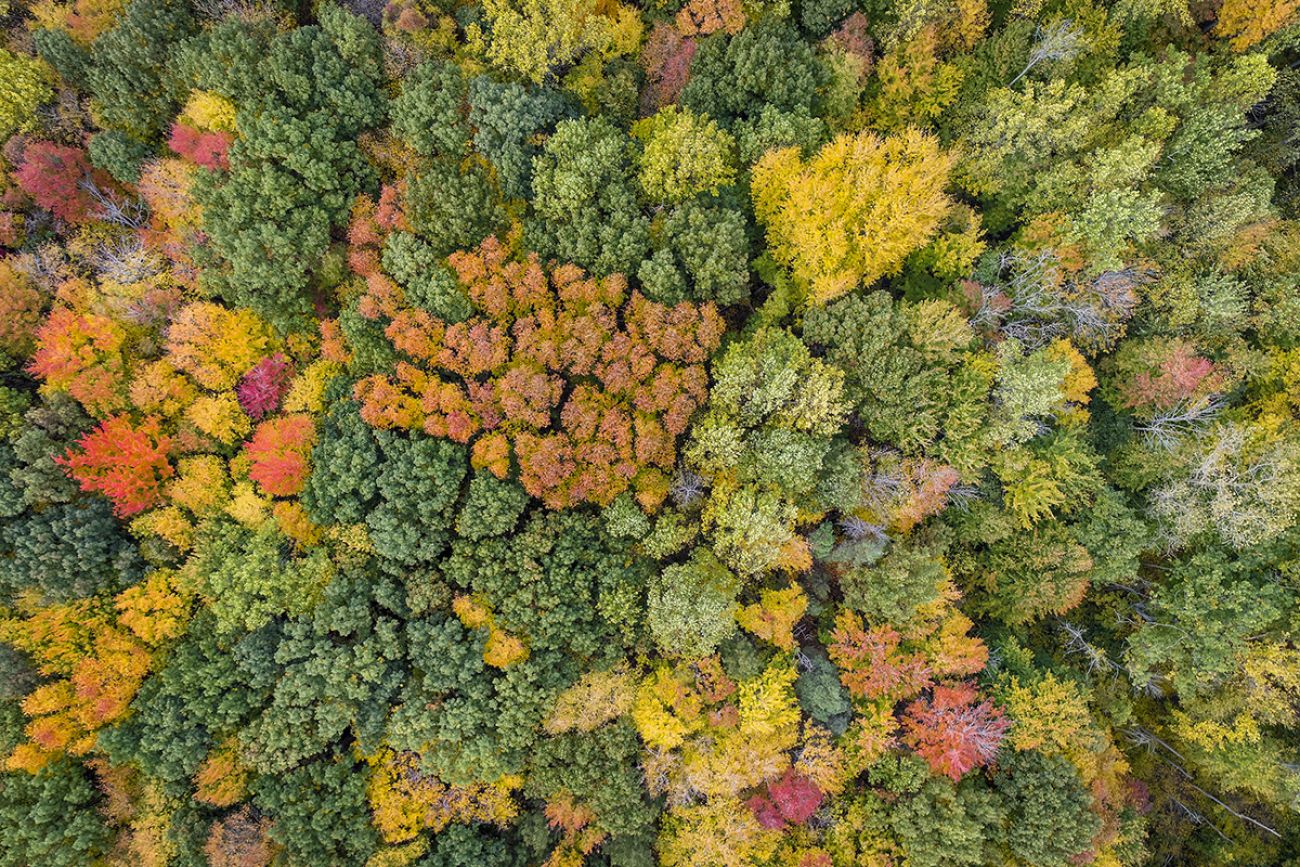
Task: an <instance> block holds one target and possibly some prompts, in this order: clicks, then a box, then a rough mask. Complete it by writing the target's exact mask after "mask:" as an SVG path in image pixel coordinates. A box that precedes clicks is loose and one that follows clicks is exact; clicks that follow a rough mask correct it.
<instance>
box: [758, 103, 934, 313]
mask: <svg viewBox="0 0 1300 867" xmlns="http://www.w3.org/2000/svg"><path fill="white" fill-rule="evenodd" d="M952 165H953V158H952V156H951V155H950V154H947V153H945V152H944V151H942V150H941V149H940V148H939V143H938V141H937V140H936V139H935V138H934V137H933V136H930V135H928V134H926V133H923V132H920V131H919V130H915V129H908V130H905V131H903V132H901V133H899V134H898V135H891V136H887V137H886V138H883V139H882V138H879V137H878V136H876V135H875V134H874V133H871V132H865V131H864V132H859V133H855V134H844V135H840V136H837V137H836V138H835V139H834V140H833V141H831V142H830V143H829V144H827V145H826V146H825V147H823V148H822V149H821V150H820V151H818V152H817V154H816V155H815V156H813V157H812V158H811V159H810V160H809V161H807V162H804V161H803V159H802V158H801V157H800V154H799V149H798V148H794V147H790V148H781V149H777V150H771V151H768V152H767V153H766V154H765V155H764V156H763V158H762V159H760V160H759V161H758V163H756V164H755V166H754V173H753V198H754V212H755V214H757V216H758V218H759V220H761V221H762V222H763V223H764V225H766V227H767V240H768V245H769V246H770V247H771V249H772V254H773V256H774V257H775V258H776V260H777V261H778V262H780V263H781V264H783V265H785V266H786V267H788V268H789V269H790V271H791V273H792V274H793V276H794V279H795V282H796V284H797V285H798V286H799V287H800V289H802V290H803V292H804V293H805V294H806V295H807V298H808V300H809V301H811V302H812V303H816V304H824V303H826V302H827V301H830V300H832V299H834V298H838V297H839V296H841V295H843V294H845V293H846V292H848V291H850V290H851V289H853V288H854V287H855V286H857V285H859V284H864V285H870V284H871V283H874V282H875V281H876V280H878V279H879V278H881V277H884V276H886V275H887V274H891V273H894V272H896V271H897V270H898V269H899V267H900V266H902V264H903V260H904V259H906V258H907V256H908V254H909V253H911V252H912V251H913V250H916V249H917V248H919V247H921V246H922V245H924V244H925V243H926V241H928V240H929V239H930V237H931V236H932V235H934V233H935V232H936V231H937V230H938V228H939V223H940V221H941V220H942V219H943V217H944V215H945V214H947V212H948V209H949V208H950V207H951V206H952V201H951V200H950V199H949V198H948V196H947V195H946V194H945V193H944V186H945V185H946V184H947V182H948V173H949V171H950V170H951V169H952Z"/></svg>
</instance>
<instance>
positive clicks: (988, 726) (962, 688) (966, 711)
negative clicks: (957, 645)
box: [903, 683, 1011, 780]
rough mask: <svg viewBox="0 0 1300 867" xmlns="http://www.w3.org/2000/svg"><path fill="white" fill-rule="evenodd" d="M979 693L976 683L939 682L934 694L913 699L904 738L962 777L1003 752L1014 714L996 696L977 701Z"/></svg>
mask: <svg viewBox="0 0 1300 867" xmlns="http://www.w3.org/2000/svg"><path fill="white" fill-rule="evenodd" d="M977 698H978V694H977V693H976V692H975V688H974V687H973V686H971V685H970V684H967V683H957V684H952V685H940V686H936V687H935V688H934V692H933V694H932V695H931V696H930V697H929V698H919V699H917V700H916V701H914V702H912V703H911V704H910V705H908V708H907V713H906V714H905V715H904V717H903V726H904V729H905V733H904V735H903V738H904V741H905V742H906V743H907V745H908V746H910V747H911V748H912V749H914V750H916V752H917V754H918V755H919V756H921V758H923V759H925V760H926V761H927V762H929V764H930V768H931V769H932V770H934V772H935V773H939V774H947V775H948V776H949V777H951V778H952V779H954V780H959V779H961V776H962V775H963V774H965V773H966V772H967V771H969V770H970V769H971V768H975V767H981V766H983V765H987V764H988V763H989V762H991V761H992V760H993V759H994V757H996V756H997V754H998V746H999V745H1000V744H1001V743H1002V738H1003V736H1004V735H1005V734H1006V733H1007V729H1009V728H1010V727H1011V720H1009V719H1006V718H1005V717H1004V716H1003V715H1002V710H1001V709H1000V708H998V707H996V706H995V705H994V704H993V703H992V702H990V701H987V700H985V701H981V702H979V703H978V704H977V703H976V699H977Z"/></svg>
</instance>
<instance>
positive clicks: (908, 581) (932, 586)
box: [840, 540, 947, 629]
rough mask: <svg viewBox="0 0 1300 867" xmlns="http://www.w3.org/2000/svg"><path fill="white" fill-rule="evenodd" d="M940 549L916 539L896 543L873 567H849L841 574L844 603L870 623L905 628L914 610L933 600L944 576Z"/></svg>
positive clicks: (945, 574)
mask: <svg viewBox="0 0 1300 867" xmlns="http://www.w3.org/2000/svg"><path fill="white" fill-rule="evenodd" d="M940 553H941V549H940V548H939V546H938V545H935V544H933V543H931V544H929V545H927V544H925V542H924V541H921V540H917V541H916V542H915V543H913V544H908V545H895V546H894V547H892V548H891V549H890V550H889V552H888V553H887V554H885V556H884V557H882V558H881V559H880V560H879V561H878V562H877V563H875V564H874V565H873V566H866V567H858V568H853V569H849V570H848V571H846V572H845V573H844V574H843V575H841V577H840V587H841V588H842V590H843V592H844V604H845V605H848V606H849V607H851V608H853V609H854V610H856V611H861V612H862V613H863V614H864V615H866V617H867V619H868V620H869V621H870V622H872V623H888V624H890V625H892V626H894V627H895V628H900V629H901V628H905V627H906V626H907V625H908V623H910V622H911V620H912V618H913V616H914V615H915V614H916V609H917V608H918V607H920V606H923V605H929V604H931V603H932V602H934V601H935V600H936V599H937V598H938V596H939V592H940V590H941V589H942V587H943V584H944V581H945V579H946V578H947V570H946V569H945V567H944V564H943V561H942V560H941V559H940V556H939V555H940Z"/></svg>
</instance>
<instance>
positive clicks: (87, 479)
mask: <svg viewBox="0 0 1300 867" xmlns="http://www.w3.org/2000/svg"><path fill="white" fill-rule="evenodd" d="M78 445H79V446H81V451H80V452H73V451H69V452H68V454H67V455H65V456H63V457H58V458H55V461H56V462H57V463H59V464H61V465H63V466H65V467H67V468H68V475H70V476H72V478H74V479H76V480H77V482H78V483H79V484H80V485H81V489H82V490H83V491H95V492H98V493H101V494H103V495H104V496H106V497H108V498H109V499H110V500H112V501H113V511H114V513H115V514H116V515H117V516H118V517H119V518H127V517H130V516H131V515H135V514H138V513H140V512H143V511H144V510H145V509H148V508H151V507H153V506H155V505H157V504H158V503H159V502H160V501H161V500H162V483H163V482H164V481H165V480H166V479H169V478H171V476H172V474H173V473H174V470H173V469H172V465H171V463H169V462H168V460H167V450H168V449H169V448H170V447H171V438H170V437H166V436H163V435H162V434H161V433H160V432H159V428H158V419H156V418H149V419H146V420H145V421H144V423H142V424H141V425H140V426H139V427H134V426H132V424H131V420H130V419H129V418H127V417H126V416H125V415H118V416H114V417H113V418H110V419H108V420H107V421H105V422H103V423H102V424H100V426H99V427H98V428H96V429H95V430H93V431H91V432H90V433H88V434H86V435H85V436H84V437H82V438H81V440H80V442H79V443H78Z"/></svg>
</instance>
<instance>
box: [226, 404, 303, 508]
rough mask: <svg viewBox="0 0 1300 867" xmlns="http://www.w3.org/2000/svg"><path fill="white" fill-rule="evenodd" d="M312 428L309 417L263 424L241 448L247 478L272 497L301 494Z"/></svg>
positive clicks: (291, 418) (281, 419) (276, 419)
mask: <svg viewBox="0 0 1300 867" xmlns="http://www.w3.org/2000/svg"><path fill="white" fill-rule="evenodd" d="M315 443H316V427H315V425H314V423H313V422H312V417H311V416H309V415H286V416H283V417H282V418H275V419H271V420H270V421H264V422H262V423H261V424H260V425H258V426H257V430H256V431H254V432H253V438H252V439H250V440H249V441H248V442H247V443H245V444H244V453H245V454H246V455H248V458H249V461H250V462H251V463H252V466H251V467H250V468H249V470H248V477H249V478H250V479H252V480H253V481H255V482H257V483H258V484H259V485H261V486H262V490H263V491H265V492H266V493H267V494H270V495H271V496H273V497H291V496H293V495H294V494H296V493H298V492H299V491H301V490H302V487H303V485H305V484H306V483H307V474H308V472H309V471H310V468H311V466H310V458H311V448H312V446H313V445H315Z"/></svg>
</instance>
